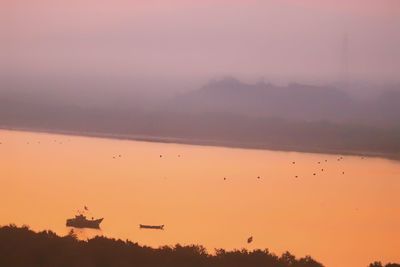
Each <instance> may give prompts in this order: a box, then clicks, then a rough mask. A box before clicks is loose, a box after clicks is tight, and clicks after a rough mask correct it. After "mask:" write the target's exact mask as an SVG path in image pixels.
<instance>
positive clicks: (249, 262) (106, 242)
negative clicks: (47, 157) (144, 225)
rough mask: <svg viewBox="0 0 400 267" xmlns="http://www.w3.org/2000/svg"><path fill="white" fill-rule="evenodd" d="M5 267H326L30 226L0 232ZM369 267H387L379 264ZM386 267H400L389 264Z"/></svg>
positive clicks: (258, 253)
mask: <svg viewBox="0 0 400 267" xmlns="http://www.w3.org/2000/svg"><path fill="white" fill-rule="evenodd" d="M0 266H8V267H19V266H21V267H26V266H30V267H47V266H49V267H50V266H57V267H64V266H65V267H103V266H104V267H108V266H113V267H125V266H140V267H142V266H143V267H153V266H154V267H156V266H157V267H158V266H163V267H169V266H171V267H172V266H174V267H179V266H185V267H188V266H190V267H197V266H207V267H208V266H212V267H213V266H215V267H223V266H229V267H241V266H243V267H252V266H263V267H323V265H322V264H321V263H319V262H317V261H315V260H314V259H312V258H311V257H310V256H306V257H304V258H296V257H295V256H293V255H292V254H290V253H289V252H285V253H283V254H282V255H281V256H277V255H275V254H273V253H271V252H269V251H268V250H253V251H247V250H244V249H243V250H234V251H225V250H223V249H218V250H216V251H215V255H211V254H208V253H207V251H206V250H205V248H204V247H202V246H197V245H191V246H181V245H176V246H174V247H168V246H165V247H161V248H157V249H154V248H150V247H146V246H140V245H138V244H137V243H133V242H131V241H128V240H127V241H122V240H116V239H110V238H106V237H95V238H93V239H90V240H87V241H82V240H78V239H77V238H76V236H75V235H74V233H73V232H71V233H70V234H69V235H67V236H64V237H60V236H58V235H56V234H55V233H53V232H51V231H43V232H38V233H36V232H33V231H32V230H30V229H29V227H27V226H23V227H17V226H15V225H9V226H4V227H0ZM370 267H383V265H382V264H381V263H380V262H375V263H372V264H371V265H370ZM385 267H400V265H399V264H387V265H385Z"/></svg>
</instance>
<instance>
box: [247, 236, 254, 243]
mask: <svg viewBox="0 0 400 267" xmlns="http://www.w3.org/2000/svg"><path fill="white" fill-rule="evenodd" d="M251 242H253V237H252V236H250V237H249V238H248V239H247V243H248V244H250V243H251Z"/></svg>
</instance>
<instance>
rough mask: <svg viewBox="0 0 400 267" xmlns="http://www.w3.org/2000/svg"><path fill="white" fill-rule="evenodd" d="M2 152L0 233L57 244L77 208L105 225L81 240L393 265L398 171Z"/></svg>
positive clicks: (225, 153) (106, 150)
mask: <svg viewBox="0 0 400 267" xmlns="http://www.w3.org/2000/svg"><path fill="white" fill-rule="evenodd" d="M0 142H1V144H0V203H1V206H0V207H1V210H0V224H1V225H5V224H9V223H15V224H17V225H22V224H27V225H29V226H30V227H31V228H32V229H34V230H44V229H50V230H53V231H55V232H57V233H58V234H60V235H65V234H67V233H68V231H69V229H68V228H67V227H65V220H66V219H67V218H70V217H73V216H74V215H75V213H76V210H77V209H78V208H81V207H83V206H84V205H87V206H88V207H89V209H90V211H91V213H89V216H90V217H91V216H94V217H104V218H105V219H104V221H103V223H102V224H101V227H102V230H101V231H94V230H92V231H87V230H85V231H80V232H79V235H80V236H81V238H84V237H86V236H87V237H90V236H93V235H95V234H104V235H106V236H109V237H114V238H122V239H130V240H132V241H134V242H138V243H139V244H143V245H150V246H155V247H158V246H160V245H173V244H176V243H180V244H202V245H204V246H205V247H206V248H207V249H208V251H209V252H213V251H214V248H225V249H233V248H238V249H241V248H248V249H254V248H269V250H270V251H272V252H274V253H277V254H280V253H282V252H284V251H286V250H289V251H290V252H292V253H294V254H295V255H296V256H304V255H311V256H312V257H314V258H315V259H317V260H318V261H320V262H322V263H324V264H325V265H326V266H332V267H358V266H359V267H363V266H367V264H368V263H370V262H372V261H374V260H381V261H384V262H387V261H397V262H400V163H399V162H397V161H390V160H386V159H380V158H364V159H363V158H361V157H359V156H354V157H353V156H343V159H342V160H338V158H339V157H340V156H338V155H324V154H307V153H294V152H293V153H291V152H274V151H265V150H249V149H232V148H222V147H207V146H191V145H179V144H163V143H149V142H137V141H126V140H113V139H101V138H89V137H76V136H65V135H54V134H40V133H29V132H14V131H0ZM119 155H121V157H119ZM160 155H162V157H160ZM113 157H115V158H113ZM293 161H295V164H293V163H292V162H293ZM318 162H320V164H318ZM322 169H324V170H323V171H322ZM343 172H344V174H343ZM314 173H315V174H316V175H313V174H314ZM258 176H259V177H260V178H258ZM295 176H298V178H296V177H295ZM224 177H225V178H226V180H224ZM139 224H152V225H159V224H164V225H165V230H164V231H157V230H140V229H139V227H138V226H139ZM249 236H253V237H254V242H253V243H251V244H247V242H246V240H247V238H248V237H249Z"/></svg>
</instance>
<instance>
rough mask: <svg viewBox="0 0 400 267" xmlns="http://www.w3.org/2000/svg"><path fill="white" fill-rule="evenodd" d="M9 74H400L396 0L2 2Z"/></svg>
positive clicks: (1, 51) (0, 48) (2, 49)
mask: <svg viewBox="0 0 400 267" xmlns="http://www.w3.org/2000/svg"><path fill="white" fill-rule="evenodd" d="M0 3H1V4H0V5H1V6H0V13H1V14H0V15H1V16H0V22H1V25H2V26H1V28H0V31H1V32H0V33H1V35H0V38H1V40H0V41H1V45H0V55H1V56H2V60H1V62H2V63H0V66H1V71H2V72H3V73H17V74H18V75H26V74H38V73H40V74H44V75H54V74H55V75H67V74H68V75H69V74H71V75H74V74H77V73H79V74H80V75H104V74H107V75H121V76H125V77H148V78H153V77H154V78H157V77H158V78H161V77H164V78H165V77H175V78H178V79H207V78H210V77H218V76H221V75H234V76H238V77H244V78H251V79H259V78H260V77H264V78H265V79H266V80H274V79H281V80H292V81H293V80H310V81H312V80H329V81H332V80H337V79H341V78H342V77H343V73H344V65H345V59H344V58H346V56H344V55H345V54H346V53H345V49H343V46H344V41H343V40H344V36H345V35H346V34H347V35H348V50H347V51H348V52H347V55H348V56H347V58H348V68H349V74H350V76H351V78H354V79H377V80H393V79H399V78H398V77H400V49H399V47H400V1H398V0H347V1H345V0H335V1H334V0H326V1H323V0H320V1H317V0H296V1H294V0H292V1H290V0H280V1H278V0H269V1H268V0H264V1H261V0H259V1H257V0H243V1H239V0H236V1H234V0H229V1H228V0H214V1H211V0H202V1H189V0H186V1H183V0H174V1H151V0H147V1H144V0H143V1H142V0H140V1H139V0H136V1H135V0H131V1H128V0H113V1H111V0H105V1H99V0H96V1H95V0H83V1H77V0H68V1H67V0H58V1H55V0H35V1H30V0H25V1H23V0H0Z"/></svg>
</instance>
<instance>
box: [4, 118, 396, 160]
mask: <svg viewBox="0 0 400 267" xmlns="http://www.w3.org/2000/svg"><path fill="white" fill-rule="evenodd" d="M0 130H5V131H19V132H32V133H45V134H59V135H67V136H81V137H93V138H103V139H114V140H128V141H140V142H150V143H165V144H180V145H195V146H211V147H225V148H238V149H254V150H269V151H277V152H297V153H310V154H328V155H348V156H362V157H377V158H384V159H388V160H395V161H400V153H398V154H391V153H379V152H368V151H351V150H340V149H338V150H334V149H321V148H304V147H293V146H287V147H284V146H283V145H277V146H273V145H268V144H265V143H264V144H262V143H258V144H257V143H239V142H222V141H220V140H206V139H192V138H179V137H167V136H152V135H136V134H131V135H129V134H118V133H102V132H82V131H81V132H79V131H67V130H56V129H39V128H29V127H14V126H5V125H0Z"/></svg>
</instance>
